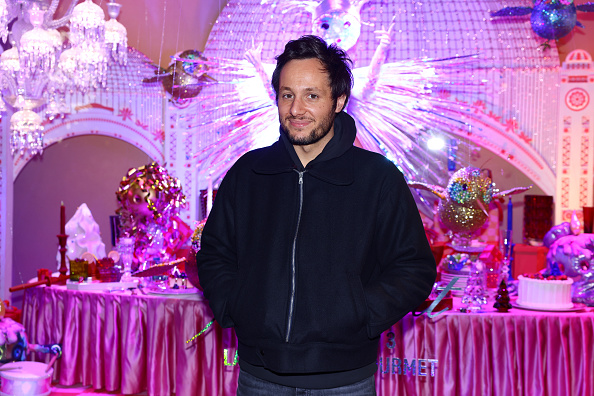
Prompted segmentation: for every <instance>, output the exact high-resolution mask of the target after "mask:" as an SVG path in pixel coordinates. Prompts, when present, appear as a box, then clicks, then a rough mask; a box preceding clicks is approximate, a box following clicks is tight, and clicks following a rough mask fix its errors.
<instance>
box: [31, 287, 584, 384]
mask: <svg viewBox="0 0 594 396" xmlns="http://www.w3.org/2000/svg"><path fill="white" fill-rule="evenodd" d="M211 318H212V313H211V312H210V310H209V309H208V307H207V305H206V304H205V303H204V302H202V301H193V300H183V299H175V298H164V297H160V296H142V295H136V296H131V295H130V294H129V292H126V293H113V294H109V293H99V292H79V291H67V290H65V289H64V288H63V287H56V286H53V287H50V288H47V287H39V288H34V289H29V290H28V291H27V292H26V293H25V302H24V308H23V321H24V324H25V327H26V329H27V332H28V335H29V338H30V339H31V340H32V341H33V342H36V343H48V342H60V343H62V345H63V347H64V356H63V357H62V359H61V360H60V361H59V364H58V366H57V370H56V373H55V375H56V379H57V380H58V381H59V382H60V384H63V385H71V384H75V383H83V384H85V385H91V386H93V387H94V388H96V389H99V388H103V389H107V390H117V389H121V391H122V392H123V393H137V392H141V391H143V390H147V393H148V394H149V395H151V396H152V395H155V396H161V395H162V396H165V395H170V394H171V393H173V392H175V393H176V394H177V395H188V396H189V395H208V396H215V395H233V394H235V390H236V386H237V374H238V367H237V366H227V365H225V364H224V359H223V351H224V350H225V349H227V350H229V359H228V361H229V363H231V361H232V358H233V355H234V353H235V350H236V348H235V346H236V341H235V338H234V335H233V333H232V332H231V331H228V330H224V331H223V330H222V329H220V327H218V326H216V325H215V326H213V327H212V328H211V329H209V330H208V331H207V332H205V334H204V335H203V336H201V337H200V339H199V340H198V341H197V342H195V343H193V344H192V346H191V347H190V348H186V344H185V341H186V340H187V339H189V338H190V337H192V336H193V335H194V334H196V333H197V332H198V331H200V330H201V329H202V328H203V327H204V326H205V325H206V324H207V323H208V322H209V321H210V320H211ZM405 359H406V361H405ZM378 363H379V369H378V373H377V374H376V383H377V389H378V395H384V396H388V395H409V396H412V395H419V396H426V395H427V396H429V395H434V396H442V395H446V396H459V395H471V396H472V395H477V396H478V395H480V396H483V395H501V396H515V395H517V396H523V395H531V396H541V395H542V396H545V395H551V396H556V395H575V396H578V395H593V394H594V314H593V313H592V312H590V311H589V309H588V310H586V311H582V312H568V313H557V312H534V311H526V310H520V309H513V310H512V311H510V312H509V313H505V314H503V313H496V312H484V313H478V314H463V313H460V312H451V311H450V312H447V313H445V314H443V315H439V316H437V317H435V318H429V317H427V316H426V315H423V316H419V317H413V316H412V315H407V316H406V317H405V318H404V319H403V320H401V321H400V322H399V323H397V324H396V325H394V326H393V327H392V328H391V329H390V330H389V331H386V332H385V333H384V334H382V337H381V343H380V350H379V360H378ZM413 365H414V368H411V367H412V366H413ZM432 371H433V375H432Z"/></svg>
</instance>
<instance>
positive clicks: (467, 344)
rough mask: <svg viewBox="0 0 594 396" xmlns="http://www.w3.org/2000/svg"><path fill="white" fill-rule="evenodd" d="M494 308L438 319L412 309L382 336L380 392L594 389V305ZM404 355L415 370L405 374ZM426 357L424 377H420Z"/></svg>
mask: <svg viewBox="0 0 594 396" xmlns="http://www.w3.org/2000/svg"><path fill="white" fill-rule="evenodd" d="M487 311H488V312H483V313H476V314H465V313H460V312H451V311H449V312H446V313H445V314H443V315H439V316H437V317H435V318H433V319H431V318H428V317H427V316H426V315H423V316H419V317H413V316H412V315H407V316H406V317H405V318H404V319H402V320H401V321H400V322H399V323H397V324H396V325H395V326H393V327H392V328H391V333H390V331H387V332H385V333H384V334H382V336H381V337H382V339H381V344H380V351H379V352H380V354H379V356H380V359H381V367H380V368H381V371H380V370H378V373H377V375H376V383H377V389H378V394H379V395H419V396H429V395H433V396H442V395H444V396H445V395H447V396H458V395H465V396H466V395H468V396H475V395H476V396H485V395H501V396H516V395H517V396H525V395H530V396H545V395H548V396H557V395H572V396H582V395H594V314H593V313H591V312H590V309H589V308H587V309H586V310H585V311H582V312H567V313H560V312H536V311H527V310H522V309H518V308H514V309H512V310H511V311H510V312H508V313H497V312H494V310H493V309H492V308H491V309H488V308H487ZM390 347H393V348H390ZM386 359H387V361H388V363H389V364H388V365H386ZM404 359H407V363H408V366H409V367H410V365H411V364H413V362H414V364H415V370H414V372H415V373H414V374H416V375H414V374H413V373H412V372H411V371H413V370H407V374H406V375H404V374H403V372H404V370H403V366H404V364H403V363H404V362H403V360H404ZM430 359H431V360H433V366H434V371H435V372H434V376H433V377H432V376H431V372H430V369H431V364H430V363H431V361H430ZM421 360H423V361H424V362H422V363H424V364H423V366H425V367H426V369H423V370H421V374H423V373H424V374H425V375H419V370H418V367H419V362H420V361H421ZM435 361H436V362H435ZM399 363H400V369H401V370H400V372H401V373H402V374H398V364H399Z"/></svg>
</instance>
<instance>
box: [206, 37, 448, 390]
mask: <svg viewBox="0 0 594 396" xmlns="http://www.w3.org/2000/svg"><path fill="white" fill-rule="evenodd" d="M349 63H350V60H349V59H348V57H347V55H346V54H345V53H344V51H342V50H341V49H339V48H338V47H336V46H330V47H328V46H327V45H326V43H325V42H324V41H323V40H322V39H320V38H318V37H315V36H303V37H301V38H300V39H298V40H294V41H290V42H289V43H288V44H287V45H286V46H285V51H284V52H283V53H282V54H281V55H279V56H278V57H277V66H276V70H275V71H274V74H273V76H272V85H273V88H274V90H275V93H276V99H277V104H278V113H279V121H280V124H281V128H280V130H281V134H280V139H279V140H278V141H277V142H276V143H275V144H273V145H272V146H270V147H266V148H262V149H258V150H254V151H251V152H249V153H247V154H245V155H244V156H243V157H241V158H240V159H239V160H238V161H237V162H236V164H235V165H234V166H233V167H232V168H231V169H230V170H229V172H228V173H227V175H226V176H225V179H224V180H223V182H222V183H221V186H220V188H219V191H218V193H217V198H216V201H215V204H214V207H213V210H212V212H211V214H210V216H209V219H208V221H207V223H206V226H205V228H204V231H203V233H202V239H201V250H200V251H199V252H198V255H197V263H198V270H199V276H200V283H201V285H202V287H203V288H204V294H205V296H206V298H208V299H209V302H210V306H211V308H212V311H213V313H214V315H215V318H216V320H217V321H218V322H219V323H220V324H221V326H223V327H234V328H235V331H236V334H237V338H238V341H239V347H238V351H239V365H240V369H241V372H240V375H239V384H238V391H237V394H238V395H275V396H278V395H285V394H287V395H288V394H291V395H292V394H296V392H297V391H299V390H311V391H310V393H307V394H312V395H316V394H320V395H321V394H324V395H341V396H344V395H374V394H375V385H374V379H373V375H374V373H375V371H376V368H377V366H376V359H377V351H378V341H379V336H380V335H381V333H382V332H383V331H384V330H386V329H388V328H389V327H390V326H392V325H393V324H394V323H396V322H397V321H398V320H400V319H401V318H402V317H403V316H404V315H406V314H407V313H408V312H409V311H410V310H412V309H414V308H415V307H416V306H417V305H419V304H420V303H421V302H422V301H423V300H424V299H425V298H426V297H427V296H428V294H429V292H430V291H431V287H432V285H433V282H434V281H435V275H436V269H435V261H434V259H433V255H432V254H431V250H430V248H429V244H428V242H427V239H426V237H425V232H424V230H423V226H422V223H421V220H420V217H419V213H418V211H417V208H416V205H415V203H414V200H413V198H412V195H411V193H410V190H409V189H408V186H407V185H406V182H405V180H404V177H403V176H402V174H401V173H400V172H399V171H398V170H397V168H396V167H395V166H394V165H393V164H392V163H391V162H389V161H388V160H387V159H386V158H384V157H383V156H381V155H379V154H377V153H372V152H369V151H365V150H362V149H360V148H357V147H355V146H353V142H354V140H355V135H356V128H355V122H354V120H353V119H352V118H351V117H350V116H349V115H348V114H346V113H344V112H343V111H342V110H343V109H344V108H345V106H346V104H347V102H348V99H349V96H350V92H351V86H352V75H351V72H350V68H349ZM316 390H317V391H316ZM316 392H319V393H316Z"/></svg>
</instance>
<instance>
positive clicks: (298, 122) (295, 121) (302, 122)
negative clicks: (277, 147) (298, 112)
mask: <svg viewBox="0 0 594 396" xmlns="http://www.w3.org/2000/svg"><path fill="white" fill-rule="evenodd" d="M287 120H288V121H289V123H290V124H291V125H292V126H293V127H295V128H305V127H306V126H308V125H309V124H311V123H312V122H313V120H309V119H305V118H288V119H287Z"/></svg>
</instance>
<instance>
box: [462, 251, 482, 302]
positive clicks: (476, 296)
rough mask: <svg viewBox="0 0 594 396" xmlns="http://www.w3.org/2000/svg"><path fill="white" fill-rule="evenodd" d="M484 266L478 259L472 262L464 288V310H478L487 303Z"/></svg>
mask: <svg viewBox="0 0 594 396" xmlns="http://www.w3.org/2000/svg"><path fill="white" fill-rule="evenodd" d="M484 270H485V266H484V264H483V263H482V262H481V261H480V260H476V261H475V262H473V263H472V266H471V268H470V275H469V277H468V281H467V282H466V287H465V288H464V296H462V304H463V305H464V306H465V307H464V312H478V311H480V310H481V309H482V307H483V305H486V304H487V288H486V285H485V283H486V282H485V272H484Z"/></svg>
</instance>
